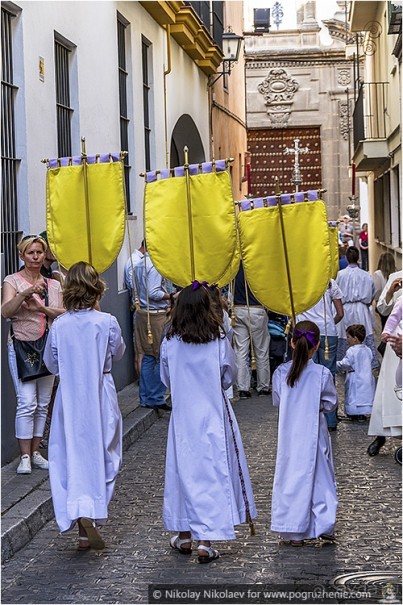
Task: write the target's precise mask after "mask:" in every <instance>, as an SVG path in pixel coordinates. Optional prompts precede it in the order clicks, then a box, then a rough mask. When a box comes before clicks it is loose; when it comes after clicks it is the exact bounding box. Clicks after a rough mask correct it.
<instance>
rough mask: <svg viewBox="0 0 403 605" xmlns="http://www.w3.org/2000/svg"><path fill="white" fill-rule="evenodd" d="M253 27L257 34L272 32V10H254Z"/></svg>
mask: <svg viewBox="0 0 403 605" xmlns="http://www.w3.org/2000/svg"><path fill="white" fill-rule="evenodd" d="M253 26H254V30H255V32H257V33H264V32H268V31H270V9H269V8H254V9H253Z"/></svg>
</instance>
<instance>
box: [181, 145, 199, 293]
mask: <svg viewBox="0 0 403 605" xmlns="http://www.w3.org/2000/svg"><path fill="white" fill-rule="evenodd" d="M183 152H184V155H185V162H184V164H183V168H184V169H185V177H186V199H187V207H188V226H189V243H190V272H191V275H192V281H194V280H195V279H196V274H195V259H194V246H193V224H192V200H191V196H190V174H189V154H188V152H189V149H188V147H187V146H185V147H184V148H183Z"/></svg>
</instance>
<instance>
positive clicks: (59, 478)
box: [45, 262, 126, 550]
mask: <svg viewBox="0 0 403 605" xmlns="http://www.w3.org/2000/svg"><path fill="white" fill-rule="evenodd" d="M104 290H105V283H104V282H103V280H101V279H100V278H99V275H98V273H97V272H96V271H95V269H94V268H93V267H92V266H91V265H88V264H87V263H84V262H79V263H76V264H75V265H73V266H72V267H71V268H70V270H69V271H68V273H67V276H66V280H65V282H64V289H63V301H64V306H65V308H66V309H67V312H66V313H64V314H63V315H61V316H60V317H59V318H58V319H59V321H54V322H53V324H52V328H51V330H50V333H49V337H48V341H47V345H46V350H45V363H46V366H47V367H48V368H49V370H50V371H51V372H52V373H53V374H56V375H58V376H59V378H60V384H59V387H58V389H57V393H56V398H55V404H54V410H53V415H52V423H51V429H50V438H49V476H50V487H51V492H52V500H53V508H54V511H55V517H56V521H57V524H58V526H59V528H60V531H61V532H66V531H68V530H70V529H72V528H73V527H74V525H75V524H76V523H78V528H79V550H87V549H88V548H90V547H91V546H92V547H93V548H96V549H101V548H104V546H105V544H104V541H103V539H102V538H101V535H100V533H99V526H101V525H104V524H105V523H106V520H107V518H108V505H109V502H110V500H111V498H112V495H113V491H114V486H115V479H116V476H117V474H118V470H119V468H120V464H121V459H122V419H121V413H120V409H119V406H118V400H117V394H116V388H115V384H114V381H113V378H112V374H111V368H112V358H114V359H120V358H121V357H122V356H123V353H124V351H125V348H126V347H125V344H124V342H123V339H122V336H121V330H120V327H119V324H118V322H117V320H116V318H115V317H113V316H112V315H110V314H109V313H101V312H100V311H98V310H96V308H97V307H98V306H99V305H98V303H99V300H100V299H101V297H102V295H103V292H104Z"/></svg>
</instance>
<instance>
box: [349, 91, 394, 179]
mask: <svg viewBox="0 0 403 605" xmlns="http://www.w3.org/2000/svg"><path fill="white" fill-rule="evenodd" d="M387 86H388V82H362V83H361V85H360V89H359V92H358V96H357V101H356V103H355V107H354V112H353V144H354V153H353V160H354V162H355V164H356V166H357V170H361V171H367V170H376V169H377V168H379V167H380V166H382V164H383V163H384V162H385V160H387V159H388V142H387V126H386V112H387V106H386V99H387Z"/></svg>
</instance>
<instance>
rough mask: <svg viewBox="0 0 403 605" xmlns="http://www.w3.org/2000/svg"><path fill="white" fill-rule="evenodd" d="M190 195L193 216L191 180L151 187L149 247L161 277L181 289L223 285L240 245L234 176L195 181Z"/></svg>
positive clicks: (193, 178) (148, 199)
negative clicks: (196, 283) (193, 285)
mask: <svg viewBox="0 0 403 605" xmlns="http://www.w3.org/2000/svg"><path fill="white" fill-rule="evenodd" d="M189 193H190V213H189V206H188V188H187V182H186V177H173V178H168V179H162V180H158V181H155V182H151V183H146V185H145V194H144V195H145V199H144V216H145V235H146V241H147V248H148V251H149V254H150V257H151V259H152V261H153V263H154V265H155V267H156V269H157V270H158V271H159V273H161V275H163V276H164V277H166V278H167V279H169V280H170V281H172V282H173V283H174V284H176V285H178V286H181V287H185V286H188V285H189V284H190V283H191V282H192V281H193V280H194V279H197V280H199V281H207V282H208V283H210V284H213V283H218V282H219V280H220V279H221V278H222V276H223V275H224V274H225V273H226V272H227V271H228V270H229V267H230V264H231V263H232V262H233V259H234V254H235V251H236V244H237V231H236V219H235V208H234V202H233V197H232V189H231V181H230V176H229V173H228V172H227V171H223V172H212V173H208V174H197V175H194V176H189ZM192 259H193V263H192Z"/></svg>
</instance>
